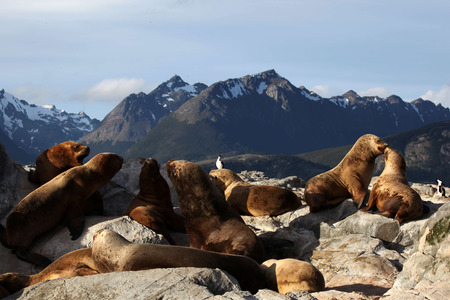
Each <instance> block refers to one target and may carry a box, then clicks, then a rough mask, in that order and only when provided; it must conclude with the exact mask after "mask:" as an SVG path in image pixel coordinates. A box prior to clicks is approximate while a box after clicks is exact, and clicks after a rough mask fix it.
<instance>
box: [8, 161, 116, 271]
mask: <svg viewBox="0 0 450 300" xmlns="http://www.w3.org/2000/svg"><path fill="white" fill-rule="evenodd" d="M122 163H123V159H122V157H120V156H118V155H116V154H113V153H100V154H97V155H96V156H94V157H93V158H92V159H91V160H90V161H89V162H87V163H86V164H84V165H81V166H77V167H73V168H71V169H69V170H67V171H65V172H63V173H61V174H59V175H58V176H56V177H55V178H53V179H52V180H50V181H49V182H47V183H46V184H44V185H42V186H40V187H39V188H37V189H36V190H34V191H33V192H31V193H30V194H28V195H27V196H26V197H25V198H23V199H22V200H21V201H20V202H19V203H18V204H17V206H16V208H15V209H14V210H13V212H12V213H11V214H10V215H9V216H8V217H7V219H6V229H5V228H4V227H3V226H1V227H0V239H1V241H2V243H3V244H4V245H5V246H6V247H9V248H12V249H13V250H14V251H15V253H16V255H17V257H19V258H20V259H23V260H25V261H28V262H31V263H34V264H37V265H41V266H44V267H45V266H47V265H48V264H49V263H50V260H49V259H48V258H46V257H44V256H42V255H40V254H37V253H30V252H28V248H29V246H30V245H31V243H32V242H33V240H34V239H35V238H36V237H37V236H39V235H41V234H43V233H45V232H47V231H49V230H50V229H52V228H54V227H56V226H57V225H58V224H61V223H62V222H63V221H64V223H65V224H66V225H67V227H68V228H69V231H70V235H71V236H72V240H75V239H77V238H78V237H79V236H80V235H81V233H82V232H83V229H84V213H83V205H84V201H85V200H86V199H87V198H88V197H89V196H90V195H91V194H92V193H93V192H95V191H96V190H98V189H99V188H101V187H102V186H104V185H105V184H106V183H108V182H109V181H110V180H111V178H112V177H113V176H114V175H115V174H116V173H117V172H118V171H119V170H120V168H121V167H122Z"/></svg>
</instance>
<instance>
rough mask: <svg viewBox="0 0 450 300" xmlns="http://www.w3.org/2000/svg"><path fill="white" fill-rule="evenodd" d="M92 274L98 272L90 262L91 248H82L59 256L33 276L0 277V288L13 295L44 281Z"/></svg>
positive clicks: (9, 275)
mask: <svg viewBox="0 0 450 300" xmlns="http://www.w3.org/2000/svg"><path fill="white" fill-rule="evenodd" d="M93 274H98V271H97V270H96V267H95V263H94V261H93V260H92V248H84V249H78V250H75V251H72V252H69V253H67V254H65V255H63V256H61V257H60V258H58V259H57V260H55V261H54V262H52V263H51V264H50V265H48V266H47V267H46V268H45V269H44V270H42V271H41V272H39V273H37V274H34V275H23V274H19V273H6V274H3V275H0V288H1V287H3V288H4V289H6V290H7V291H8V293H9V294H14V293H15V292H18V291H20V290H21V289H23V288H26V287H27V286H30V285H33V284H36V283H39V282H43V281H46V280H53V279H57V278H71V277H75V276H85V275H93ZM0 295H1V294H0Z"/></svg>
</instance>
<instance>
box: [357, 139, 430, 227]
mask: <svg viewBox="0 0 450 300" xmlns="http://www.w3.org/2000/svg"><path fill="white" fill-rule="evenodd" d="M384 162H385V166H384V170H383V172H382V173H381V175H380V177H378V179H377V181H375V183H374V185H373V187H372V191H371V192H370V197H369V202H368V204H367V207H365V208H364V209H362V210H363V211H368V210H370V209H372V208H373V207H374V206H376V207H377V208H378V210H379V212H380V214H381V215H383V216H386V217H394V218H395V219H396V220H397V221H398V222H399V223H401V222H403V221H408V220H414V219H418V218H420V217H421V216H422V212H423V202H422V198H421V197H420V195H419V194H418V193H417V192H416V191H415V190H414V189H412V188H411V187H410V186H409V184H408V179H406V163H405V159H404V158H403V156H402V155H401V154H400V153H399V152H398V151H396V150H394V149H392V148H389V147H388V148H386V150H385V151H384Z"/></svg>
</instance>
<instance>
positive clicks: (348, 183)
mask: <svg viewBox="0 0 450 300" xmlns="http://www.w3.org/2000/svg"><path fill="white" fill-rule="evenodd" d="M386 147H387V144H386V143H385V142H384V141H383V140H382V139H381V138H379V137H377V136H376V135H373V134H365V135H363V136H361V137H360V138H359V139H358V140H357V141H356V142H355V144H354V145H353V147H352V148H351V149H350V151H349V152H348V153H347V154H346V155H345V157H344V158H343V159H342V160H341V162H340V163H339V164H338V165H337V166H336V167H334V168H333V169H331V170H329V171H327V172H325V173H321V174H319V175H316V176H314V177H313V178H311V179H309V180H308V182H307V183H306V187H305V201H306V204H308V206H309V209H310V212H313V213H314V212H318V211H321V210H324V209H329V208H331V207H334V206H336V205H338V204H339V203H341V202H342V201H344V200H345V199H348V198H353V201H354V202H355V203H356V205H357V206H358V208H360V207H361V205H362V203H363V202H364V199H365V196H366V193H367V188H368V186H369V183H370V180H371V178H372V174H373V169H374V165H375V159H376V158H377V156H379V155H381V154H383V152H384V149H385V148H386Z"/></svg>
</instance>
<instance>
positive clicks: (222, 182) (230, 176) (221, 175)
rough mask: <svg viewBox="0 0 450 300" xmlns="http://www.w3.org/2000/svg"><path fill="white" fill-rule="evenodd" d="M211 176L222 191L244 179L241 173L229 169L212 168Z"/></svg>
mask: <svg viewBox="0 0 450 300" xmlns="http://www.w3.org/2000/svg"><path fill="white" fill-rule="evenodd" d="M209 177H211V179H212V180H213V181H214V182H215V184H216V185H217V186H218V187H219V188H220V189H221V190H222V191H225V190H226V188H227V187H229V186H230V184H232V183H233V182H236V181H242V179H241V177H239V175H237V174H236V173H234V172H233V171H231V170H228V169H217V170H211V172H209Z"/></svg>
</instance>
